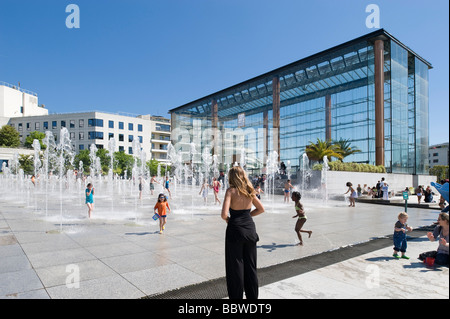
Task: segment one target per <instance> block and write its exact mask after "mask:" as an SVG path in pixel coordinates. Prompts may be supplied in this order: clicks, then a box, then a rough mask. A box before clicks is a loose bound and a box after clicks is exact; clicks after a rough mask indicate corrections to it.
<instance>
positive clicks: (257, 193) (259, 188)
mask: <svg viewBox="0 0 450 319" xmlns="http://www.w3.org/2000/svg"><path fill="white" fill-rule="evenodd" d="M255 192H256V197H258V199H259V200H261V193H263V194H264V191H263V190H262V189H261V185H259V184H258V185H257V186H256V188H255Z"/></svg>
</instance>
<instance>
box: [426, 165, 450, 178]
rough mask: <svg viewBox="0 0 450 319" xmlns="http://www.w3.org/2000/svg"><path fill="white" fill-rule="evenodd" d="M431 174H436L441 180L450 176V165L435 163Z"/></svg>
mask: <svg viewBox="0 0 450 319" xmlns="http://www.w3.org/2000/svg"><path fill="white" fill-rule="evenodd" d="M430 175H434V176H436V181H437V182H440V181H441V180H443V179H447V178H448V165H435V166H433V167H431V168H430Z"/></svg>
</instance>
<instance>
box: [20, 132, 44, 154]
mask: <svg viewBox="0 0 450 319" xmlns="http://www.w3.org/2000/svg"><path fill="white" fill-rule="evenodd" d="M44 138H45V133H42V132H39V131H34V132H31V133H30V135H28V136H27V138H26V139H25V143H24V146H25V147H28V148H32V147H33V142H34V140H38V141H39V144H41V150H45V149H46V148H47V145H45V144H44V143H43V140H44Z"/></svg>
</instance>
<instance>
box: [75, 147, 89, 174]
mask: <svg viewBox="0 0 450 319" xmlns="http://www.w3.org/2000/svg"><path fill="white" fill-rule="evenodd" d="M80 161H81V162H83V171H84V172H85V173H86V174H88V173H89V172H90V166H91V158H90V157H89V150H82V151H80V152H79V153H78V154H77V155H75V158H74V161H73V165H74V166H75V167H76V168H77V169H78V168H79V163H80Z"/></svg>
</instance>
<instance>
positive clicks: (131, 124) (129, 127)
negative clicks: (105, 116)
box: [128, 123, 133, 131]
mask: <svg viewBox="0 0 450 319" xmlns="http://www.w3.org/2000/svg"><path fill="white" fill-rule="evenodd" d="M128 130H129V131H132V130H133V123H128Z"/></svg>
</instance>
